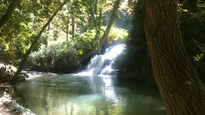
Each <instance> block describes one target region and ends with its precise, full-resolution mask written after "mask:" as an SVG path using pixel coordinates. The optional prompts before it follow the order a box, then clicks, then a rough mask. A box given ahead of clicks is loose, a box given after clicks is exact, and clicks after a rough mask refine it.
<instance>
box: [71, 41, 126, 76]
mask: <svg viewBox="0 0 205 115" xmlns="http://www.w3.org/2000/svg"><path fill="white" fill-rule="evenodd" d="M125 47H126V46H125V45H124V44H117V45H114V46H111V47H109V48H107V49H106V52H105V54H102V55H96V56H94V57H93V58H92V59H91V61H90V63H89V64H88V66H87V69H86V70H85V71H83V72H80V73H77V74H75V75H80V76H92V75H98V74H112V73H113V72H114V69H112V67H111V66H112V64H113V63H114V61H115V59H116V57H117V56H119V55H120V54H121V53H122V52H123V51H124V49H125Z"/></svg>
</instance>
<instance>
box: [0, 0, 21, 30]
mask: <svg viewBox="0 0 205 115" xmlns="http://www.w3.org/2000/svg"><path fill="white" fill-rule="evenodd" d="M20 1H21V0H13V2H12V3H11V4H10V5H9V7H8V9H7V10H6V12H5V14H4V15H3V16H2V17H1V19H0V28H1V27H2V26H3V25H4V24H5V23H6V21H7V20H8V19H9V18H10V17H11V15H12V12H13V11H14V9H15V8H16V6H17V5H18V4H19V3H20Z"/></svg>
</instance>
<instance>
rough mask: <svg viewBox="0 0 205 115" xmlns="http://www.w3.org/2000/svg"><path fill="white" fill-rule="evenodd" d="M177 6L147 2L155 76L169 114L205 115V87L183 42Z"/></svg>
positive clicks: (172, 0)
mask: <svg viewBox="0 0 205 115" xmlns="http://www.w3.org/2000/svg"><path fill="white" fill-rule="evenodd" d="M177 4H178V2H177V0H167V1H166V2H165V1H163V0H154V1H153V0H147V1H146V16H145V33H146V38H147V45H148V52H149V56H150V58H151V62H152V68H153V73H154V77H155V80H156V82H157V85H158V88H159V90H160V93H161V95H162V98H163V100H164V103H165V105H166V107H167V112H168V114H169V115H204V114H205V91H204V86H203V85H202V84H201V82H200V81H199V79H198V77H197V75H196V72H195V69H194V67H193V66H192V63H191V61H190V59H189V58H188V55H187V53H186V51H185V48H184V45H183V43H182V38H181V31H180V19H179V12H178V5H177Z"/></svg>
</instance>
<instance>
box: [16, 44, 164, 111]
mask: <svg viewBox="0 0 205 115" xmlns="http://www.w3.org/2000/svg"><path fill="white" fill-rule="evenodd" d="M121 46H122V45H121ZM121 46H118V47H117V48H116V47H111V48H109V49H108V50H107V51H106V53H105V54H103V55H97V56H95V59H92V60H91V62H90V64H89V65H88V67H87V69H86V70H85V71H84V72H81V73H77V74H65V75H56V74H43V75H41V76H40V77H33V79H30V80H28V81H26V82H23V83H19V84H16V85H14V87H13V88H14V90H13V96H14V97H15V98H16V100H17V102H19V103H21V104H22V105H24V106H26V107H27V108H29V109H30V110H31V111H32V112H34V113H36V114H37V115H164V114H165V111H163V110H161V109H160V108H163V107H164V106H163V104H162V101H161V98H160V95H159V93H158V92H157V91H156V90H152V89H149V88H145V87H142V86H137V85H135V84H132V83H126V82H119V81H117V80H116V76H115V75H105V74H111V73H115V72H114V71H115V70H113V69H112V68H111V66H112V64H113V63H114V59H115V57H117V56H118V55H119V54H120V53H119V52H115V51H121V52H122V51H123V50H119V48H124V47H121ZM111 54H115V55H114V56H113V55H111Z"/></svg>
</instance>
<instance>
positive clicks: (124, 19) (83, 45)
mask: <svg viewBox="0 0 205 115" xmlns="http://www.w3.org/2000/svg"><path fill="white" fill-rule="evenodd" d="M128 7H129V8H128ZM132 16H133V19H132V26H130V25H129V24H130V22H131V21H130V18H131V17H132ZM115 19H116V20H115ZM128 31H129V34H128ZM204 38H205V1H204V0H189V1H187V0H180V1H179V2H178V1H177V0H168V1H167V2H166V3H165V2H163V1H161V0H156V1H154V2H153V1H144V0H138V1H136V0H128V1H127V0H13V1H11V0H2V1H1V2H0V63H1V64H2V65H1V68H0V82H16V81H23V80H25V77H27V76H26V74H23V73H22V70H25V69H29V70H37V71H49V72H66V73H71V72H75V71H77V70H79V69H81V68H83V67H85V65H87V63H88V62H89V60H90V58H91V57H92V56H93V55H95V54H99V53H102V52H103V51H104V50H105V48H106V47H108V46H109V45H111V44H113V43H115V42H124V43H126V45H127V49H126V51H125V52H124V53H123V54H122V56H120V57H119V58H118V60H117V61H116V65H115V68H117V69H119V72H118V78H120V79H122V80H125V81H134V82H138V83H141V84H143V85H144V84H146V85H151V86H156V85H157V86H158V88H159V90H160V93H161V95H162V97H163V100H164V102H165V105H166V107H167V112H168V114H170V115H181V114H194V113H195V114H197V115H202V114H204V113H205V112H204V110H205V109H204V107H205V106H204V105H205V103H204V101H203V100H205V99H204V97H205V93H204V86H203V83H201V81H202V82H204V81H205V78H204V75H205V71H204V69H205V45H204V44H205V39H204ZM11 65H12V66H11ZM13 66H15V67H16V68H15V67H13ZM154 79H155V80H154ZM200 80H201V81H200ZM155 81H156V83H155ZM185 96H186V98H185ZM192 97H193V98H192ZM172 99H173V100H172ZM183 104H184V105H183ZM185 105H186V106H185ZM192 105H193V106H192Z"/></svg>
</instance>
